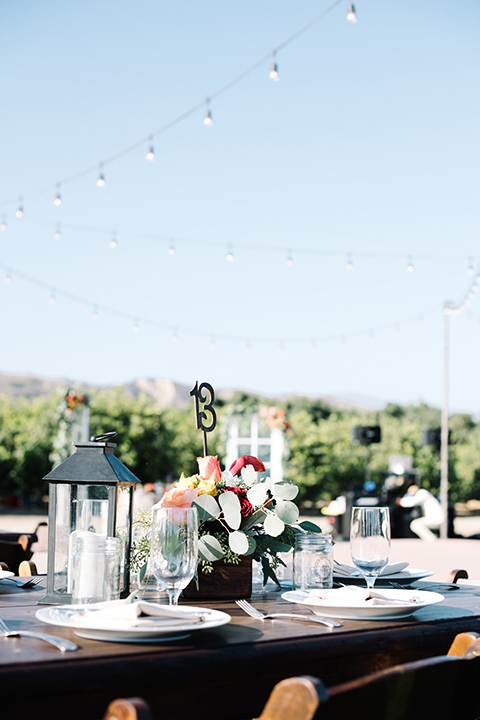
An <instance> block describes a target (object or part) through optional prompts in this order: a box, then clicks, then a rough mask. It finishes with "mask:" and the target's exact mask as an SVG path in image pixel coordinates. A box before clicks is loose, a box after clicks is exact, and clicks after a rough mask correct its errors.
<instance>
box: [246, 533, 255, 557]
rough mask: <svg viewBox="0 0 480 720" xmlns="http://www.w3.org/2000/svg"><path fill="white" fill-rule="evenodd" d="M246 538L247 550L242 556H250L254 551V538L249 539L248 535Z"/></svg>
mask: <svg viewBox="0 0 480 720" xmlns="http://www.w3.org/2000/svg"><path fill="white" fill-rule="evenodd" d="M246 537H247V540H248V550H247V552H246V553H243V554H244V555H252V553H254V552H255V550H256V547H257V541H256V540H255V538H254V537H251V536H250V535H247V536H246Z"/></svg>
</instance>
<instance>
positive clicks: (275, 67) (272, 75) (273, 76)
mask: <svg viewBox="0 0 480 720" xmlns="http://www.w3.org/2000/svg"><path fill="white" fill-rule="evenodd" d="M276 55H277V51H276V50H272V57H273V62H272V68H271V70H270V72H269V73H268V77H269V78H270V80H273V82H278V81H279V80H280V76H279V74H278V65H277V60H276Z"/></svg>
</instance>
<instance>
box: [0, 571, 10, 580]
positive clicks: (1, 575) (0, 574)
mask: <svg viewBox="0 0 480 720" xmlns="http://www.w3.org/2000/svg"><path fill="white" fill-rule="evenodd" d="M12 575H13V572H10V570H0V580H2V579H3V578H7V577H12Z"/></svg>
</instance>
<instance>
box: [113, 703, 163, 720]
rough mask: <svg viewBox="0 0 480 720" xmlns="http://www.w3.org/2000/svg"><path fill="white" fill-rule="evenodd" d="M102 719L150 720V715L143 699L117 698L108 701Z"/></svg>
mask: <svg viewBox="0 0 480 720" xmlns="http://www.w3.org/2000/svg"><path fill="white" fill-rule="evenodd" d="M103 720H152V716H151V714H150V708H149V707H148V705H147V703H146V702H145V700H142V699H141V698H119V699H118V700H113V701H112V702H111V703H110V705H109V706H108V708H107V712H106V713H105V715H104V716H103Z"/></svg>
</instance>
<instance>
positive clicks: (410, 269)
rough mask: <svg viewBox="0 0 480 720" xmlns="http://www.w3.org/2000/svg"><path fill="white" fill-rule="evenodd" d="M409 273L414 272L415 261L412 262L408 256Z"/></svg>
mask: <svg viewBox="0 0 480 720" xmlns="http://www.w3.org/2000/svg"><path fill="white" fill-rule="evenodd" d="M407 272H409V273H412V272H413V260H412V256H411V255H409V256H408V260H407Z"/></svg>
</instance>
